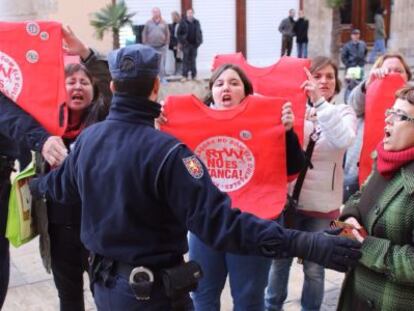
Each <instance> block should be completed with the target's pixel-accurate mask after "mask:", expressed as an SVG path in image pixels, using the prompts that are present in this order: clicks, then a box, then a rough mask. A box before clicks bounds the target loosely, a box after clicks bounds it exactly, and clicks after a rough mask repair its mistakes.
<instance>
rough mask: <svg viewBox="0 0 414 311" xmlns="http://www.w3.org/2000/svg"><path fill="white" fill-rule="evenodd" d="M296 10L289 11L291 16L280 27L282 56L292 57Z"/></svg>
mask: <svg viewBox="0 0 414 311" xmlns="http://www.w3.org/2000/svg"><path fill="white" fill-rule="evenodd" d="M294 18H295V10H294V9H290V10H289V16H288V17H286V18H285V19H283V20H282V21H281V22H280V25H279V32H280V33H281V34H282V52H281V54H280V56H283V55H287V56H290V53H291V52H292V44H293V37H294V35H295V33H294V30H293V28H294V27H295V20H294Z"/></svg>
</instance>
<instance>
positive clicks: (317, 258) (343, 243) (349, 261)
mask: <svg viewBox="0 0 414 311" xmlns="http://www.w3.org/2000/svg"><path fill="white" fill-rule="evenodd" d="M288 231H289V235H290V237H289V242H288V244H289V245H288V252H289V253H290V255H292V256H294V257H300V258H303V259H305V260H309V261H313V262H316V263H317V264H320V265H322V266H324V267H325V268H328V269H333V270H337V271H340V272H346V271H348V268H349V267H354V266H356V264H357V263H358V260H359V258H361V256H362V254H361V251H360V250H359V248H360V247H361V243H359V242H358V241H353V240H350V239H347V238H344V237H338V236H337V235H338V234H339V233H340V232H341V231H342V229H334V230H326V231H323V232H302V231H297V230H288Z"/></svg>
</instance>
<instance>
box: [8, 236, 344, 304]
mask: <svg viewBox="0 0 414 311" xmlns="http://www.w3.org/2000/svg"><path fill="white" fill-rule="evenodd" d="M301 269H302V268H301V266H300V265H298V264H294V265H293V267H292V271H291V273H290V275H291V276H290V282H289V295H288V298H287V300H286V305H285V308H284V309H285V311H297V310H300V293H301V289H302V280H303V273H302V271H301ZM342 279H343V276H342V274H340V273H337V272H334V271H331V270H327V271H326V281H325V299H324V303H323V307H322V309H321V310H323V311H333V310H335V308H336V303H337V299H338V295H339V289H340V285H341V283H342ZM85 293H86V310H88V311H93V310H96V308H95V306H94V303H93V298H92V296H91V293H90V291H89V288H88V280H87V276H86V274H85ZM221 301H222V310H223V311H231V310H232V307H233V305H232V299H231V295H230V290H229V286H228V284H227V285H226V287H225V290H224V291H223V294H222V297H221ZM20 310H22V311H23V310H24V311H55V310H59V300H58V297H57V291H56V289H55V286H54V283H53V279H52V276H51V275H50V274H47V273H46V272H45V270H44V268H43V266H42V263H41V260H40V255H39V252H38V241H37V239H35V240H33V241H32V242H30V243H28V244H26V245H23V246H21V247H20V248H18V249H15V248H13V247H11V277H10V286H9V292H8V294H7V297H6V302H5V305H4V307H3V311H20Z"/></svg>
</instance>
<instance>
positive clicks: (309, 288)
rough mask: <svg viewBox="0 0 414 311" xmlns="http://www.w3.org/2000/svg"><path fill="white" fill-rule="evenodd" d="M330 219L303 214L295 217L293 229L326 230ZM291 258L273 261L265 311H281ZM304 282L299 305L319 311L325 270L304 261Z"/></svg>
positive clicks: (307, 309) (305, 308) (305, 309)
mask: <svg viewBox="0 0 414 311" xmlns="http://www.w3.org/2000/svg"><path fill="white" fill-rule="evenodd" d="M330 221H331V220H330V219H323V218H313V217H309V216H306V215H303V214H298V215H297V216H296V223H295V229H298V230H302V231H308V232H315V231H321V230H324V229H327V228H328V227H329V223H330ZM292 260H293V258H286V259H275V260H273V262H272V267H271V268H270V272H269V280H268V284H267V288H266V293H265V305H266V310H268V311H276V310H282V307H283V303H284V302H285V300H286V297H287V294H288V292H287V287H288V281H289V272H290V266H291V264H292ZM303 272H304V274H305V280H304V283H303V288H302V299H301V305H302V310H303V311H313V310H315V311H316V310H319V309H320V307H321V305H322V300H323V294H324V283H325V270H324V268H323V267H322V266H320V265H318V264H316V263H313V262H310V261H307V260H305V261H304V262H303Z"/></svg>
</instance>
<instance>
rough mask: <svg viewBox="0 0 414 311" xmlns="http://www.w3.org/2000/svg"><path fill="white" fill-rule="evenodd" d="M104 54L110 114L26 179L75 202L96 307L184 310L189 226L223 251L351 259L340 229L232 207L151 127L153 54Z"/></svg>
mask: <svg viewBox="0 0 414 311" xmlns="http://www.w3.org/2000/svg"><path fill="white" fill-rule="evenodd" d="M108 60H109V68H110V71H111V75H112V79H113V81H112V82H111V88H112V90H113V91H114V96H113V99H112V103H111V108H110V112H109V115H108V117H107V119H106V120H105V121H103V122H101V123H98V124H96V125H93V126H91V127H89V128H87V129H85V130H84V131H83V133H82V134H81V135H80V136H79V138H78V141H77V142H76V145H75V147H74V150H73V151H72V152H71V153H70V155H69V156H68V157H67V158H66V160H65V161H64V162H63V164H62V166H61V167H60V168H58V169H56V170H54V171H52V172H51V173H49V174H48V175H46V176H45V177H43V178H39V179H34V180H33V181H32V182H31V185H30V186H31V190H32V192H33V194H34V195H35V196H41V195H46V196H49V197H51V198H52V199H53V200H56V201H59V202H62V203H64V202H68V201H72V202H73V201H76V200H80V201H81V202H82V225H81V239H82V241H83V243H84V245H85V246H86V248H87V249H88V250H90V251H91V252H92V254H93V256H92V259H93V260H92V266H91V270H92V283H93V284H92V288H93V290H94V297H95V302H96V305H97V307H98V310H191V308H192V303H191V300H190V298H189V295H188V291H189V290H190V289H191V288H194V286H193V285H194V284H192V285H191V284H189V283H191V282H193V281H194V282H193V283H195V281H196V280H197V278H199V277H200V275H201V273H200V271H198V270H197V265H195V264H187V265H186V264H184V263H183V254H184V253H185V252H187V249H188V246H187V239H186V234H187V230H190V231H191V232H193V233H194V234H195V235H197V236H198V237H199V238H200V239H201V240H203V241H204V242H205V243H207V244H209V245H210V246H212V247H213V248H215V249H218V250H223V251H228V252H235V253H239V254H250V255H262V256H268V257H284V256H287V257H289V256H298V257H301V258H304V259H308V260H312V261H315V262H317V263H319V264H321V265H323V266H325V267H328V268H332V269H335V270H339V271H346V270H347V268H348V266H352V265H354V264H355V263H356V262H357V260H358V258H359V257H360V252H359V250H358V248H359V247H360V244H359V243H357V242H354V241H351V240H348V239H345V238H342V237H337V236H334V234H337V232H335V233H333V234H326V233H309V232H306V233H305V232H299V231H296V230H289V229H283V228H282V227H280V226H279V225H278V224H277V223H275V222H271V221H266V220H261V219H258V218H256V217H255V216H253V215H251V214H247V213H242V212H240V211H239V210H237V209H231V200H230V198H229V197H228V196H227V195H226V194H225V193H222V192H220V191H219V190H218V189H217V188H216V187H215V186H214V185H213V183H212V181H211V179H210V176H209V174H208V171H207V169H206V167H205V166H204V165H203V164H202V163H201V161H200V160H199V159H198V158H197V157H196V156H195V155H194V154H193V153H192V152H191V151H190V150H189V149H188V148H187V147H186V146H185V145H183V144H182V143H181V142H180V141H178V140H177V139H175V138H174V137H171V136H170V135H168V134H166V133H163V132H160V131H157V130H156V129H155V128H154V119H155V118H157V117H158V115H159V113H160V109H161V107H160V105H159V104H158V103H156V102H155V101H156V99H157V96H158V91H159V86H160V81H159V78H158V72H159V60H160V55H159V54H158V53H157V52H156V51H155V50H154V49H152V48H151V47H148V46H143V45H140V44H137V45H130V46H127V47H125V48H122V49H119V50H116V51H113V52H111V53H110V55H109V57H108ZM182 289H184V290H182Z"/></svg>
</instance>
